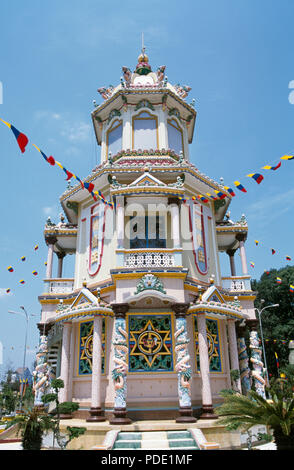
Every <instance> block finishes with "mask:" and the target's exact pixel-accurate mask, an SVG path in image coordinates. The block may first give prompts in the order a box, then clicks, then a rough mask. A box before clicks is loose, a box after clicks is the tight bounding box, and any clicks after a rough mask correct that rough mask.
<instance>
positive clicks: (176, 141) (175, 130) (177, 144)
mask: <svg viewBox="0 0 294 470" xmlns="http://www.w3.org/2000/svg"><path fill="white" fill-rule="evenodd" d="M167 136H168V148H169V149H171V150H174V152H175V153H176V154H178V155H179V154H180V152H181V151H184V148H183V131H182V129H181V128H180V126H179V124H178V123H177V121H176V120H175V119H171V120H170V119H168V121H167Z"/></svg>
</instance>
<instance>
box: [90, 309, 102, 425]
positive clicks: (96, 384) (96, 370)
mask: <svg viewBox="0 0 294 470" xmlns="http://www.w3.org/2000/svg"><path fill="white" fill-rule="evenodd" d="M101 364H102V316H101V315H96V316H95V317H94V325H93V352H92V399H91V409H90V417H89V418H88V419H87V421H96V422H97V421H105V417H104V416H101Z"/></svg>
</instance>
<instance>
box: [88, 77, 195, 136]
mask: <svg viewBox="0 0 294 470" xmlns="http://www.w3.org/2000/svg"><path fill="white" fill-rule="evenodd" d="M118 88H119V89H118V90H117V91H116V92H115V93H114V94H113V95H112V96H111V97H110V98H108V99H106V100H105V101H104V102H103V103H102V104H101V105H99V106H97V107H96V108H95V110H94V111H93V112H92V121H93V125H94V129H95V134H96V139H97V142H98V144H99V145H101V142H102V126H103V124H104V122H106V121H107V120H108V118H109V115H110V112H111V111H112V110H113V109H116V110H117V111H119V112H121V110H123V108H124V107H125V106H136V105H137V103H138V99H139V100H144V99H148V101H149V102H150V103H151V104H152V105H153V106H157V105H158V106H165V107H166V109H167V110H168V111H171V110H173V109H174V108H176V109H177V110H178V111H179V115H180V118H181V120H182V121H183V122H184V123H185V124H186V126H187V130H188V140H189V143H191V142H192V140H193V133H194V127H195V121H196V115H197V113H196V111H195V109H194V107H193V106H191V105H189V104H188V103H186V102H185V101H184V100H183V99H181V98H180V97H179V96H177V95H176V93H174V92H173V91H172V90H171V89H170V88H169V87H166V88H165V87H161V88H159V87H156V86H155V87H129V88H120V87H118Z"/></svg>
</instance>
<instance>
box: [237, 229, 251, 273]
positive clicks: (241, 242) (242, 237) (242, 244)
mask: <svg viewBox="0 0 294 470" xmlns="http://www.w3.org/2000/svg"><path fill="white" fill-rule="evenodd" d="M236 238H237V240H239V250H240V257H241V265H242V273H243V274H244V275H246V274H248V269H247V260H246V251H245V238H246V236H245V235H243V234H240V235H237V236H236Z"/></svg>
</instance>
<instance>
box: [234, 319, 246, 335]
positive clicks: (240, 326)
mask: <svg viewBox="0 0 294 470" xmlns="http://www.w3.org/2000/svg"><path fill="white" fill-rule="evenodd" d="M246 329H247V326H246V325H243V324H241V323H240V322H238V323H237V325H236V332H237V335H238V337H239V338H243V337H244V336H245V332H246Z"/></svg>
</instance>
